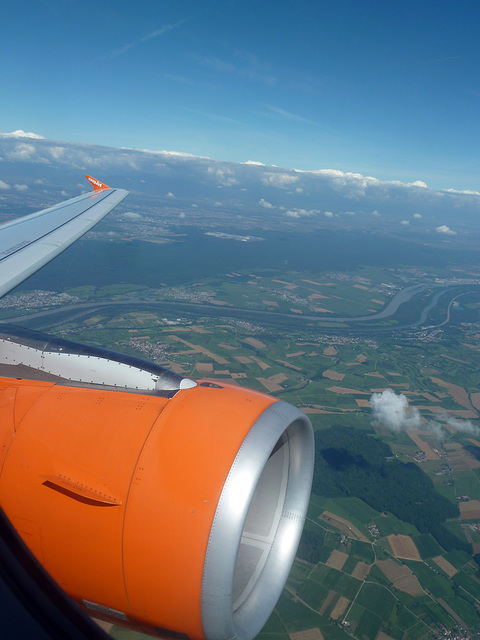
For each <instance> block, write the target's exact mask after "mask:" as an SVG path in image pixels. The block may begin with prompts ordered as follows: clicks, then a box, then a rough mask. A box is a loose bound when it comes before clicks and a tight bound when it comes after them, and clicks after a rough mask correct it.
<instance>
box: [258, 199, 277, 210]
mask: <svg viewBox="0 0 480 640" xmlns="http://www.w3.org/2000/svg"><path fill="white" fill-rule="evenodd" d="M258 204H259V205H260V206H261V207H265V209H273V204H270V202H267V201H266V200H264V199H263V198H261V199H260V200H259V201H258Z"/></svg>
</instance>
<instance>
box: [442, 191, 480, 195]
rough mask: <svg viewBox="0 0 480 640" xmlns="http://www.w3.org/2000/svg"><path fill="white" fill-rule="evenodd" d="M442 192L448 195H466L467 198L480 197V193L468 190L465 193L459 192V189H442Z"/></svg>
mask: <svg viewBox="0 0 480 640" xmlns="http://www.w3.org/2000/svg"><path fill="white" fill-rule="evenodd" d="M442 191H444V192H446V193H455V194H464V195H467V196H480V191H469V190H468V189H465V190H463V191H458V190H457V189H442Z"/></svg>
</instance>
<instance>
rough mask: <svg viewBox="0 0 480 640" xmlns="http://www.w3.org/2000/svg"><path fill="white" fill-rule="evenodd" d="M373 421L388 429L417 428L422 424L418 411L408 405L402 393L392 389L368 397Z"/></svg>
mask: <svg viewBox="0 0 480 640" xmlns="http://www.w3.org/2000/svg"><path fill="white" fill-rule="evenodd" d="M370 406H371V407H372V411H373V418H374V421H375V422H376V423H378V424H381V425H382V426H383V427H386V428H387V429H389V430H390V431H404V430H405V429H419V428H420V426H421V424H422V419H421V417H420V412H419V411H418V409H416V408H415V407H409V406H408V400H407V398H406V396H404V395H403V393H400V394H399V395H398V396H397V395H396V393H395V392H394V391H392V389H385V391H382V392H381V393H374V394H373V395H372V397H371V398H370Z"/></svg>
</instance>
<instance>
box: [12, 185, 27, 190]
mask: <svg viewBox="0 0 480 640" xmlns="http://www.w3.org/2000/svg"><path fill="white" fill-rule="evenodd" d="M13 188H14V189H16V190H17V191H28V187H27V185H26V184H15V185H13Z"/></svg>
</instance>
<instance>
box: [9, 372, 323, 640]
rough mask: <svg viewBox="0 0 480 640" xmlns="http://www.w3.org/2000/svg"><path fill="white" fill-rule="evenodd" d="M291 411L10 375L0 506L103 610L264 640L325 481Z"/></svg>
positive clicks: (86, 600) (207, 395) (218, 396)
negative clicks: (314, 485) (314, 490)
mask: <svg viewBox="0 0 480 640" xmlns="http://www.w3.org/2000/svg"><path fill="white" fill-rule="evenodd" d="M313 455H314V454H313V434H312V428H311V425H310V422H309V420H308V418H307V417H306V416H305V415H304V414H303V413H301V412H300V411H299V410H298V409H296V408H295V407H293V406H292V405H290V404H288V403H286V402H282V401H278V400H276V399H275V398H272V397H269V396H266V395H263V394H260V393H256V392H252V391H247V390H246V389H243V388H240V387H236V386H231V385H227V384H224V383H223V382H222V383H221V384H217V383H212V382H208V381H203V382H202V381H197V385H196V386H194V387H192V388H188V389H183V390H181V391H180V392H178V393H176V395H174V397H173V398H171V399H167V398H163V397H158V396H155V395H147V394H143V393H130V392H122V391H107V390H101V389H98V390H97V389H88V388H81V387H71V386H59V385H56V384H53V383H46V382H34V381H19V380H17V379H6V380H5V379H4V380H2V384H1V386H0V504H1V506H2V508H3V510H4V511H5V513H6V515H7V516H8V517H9V519H10V521H11V522H12V524H13V526H14V527H15V529H16V530H17V531H18V533H19V534H20V536H21V537H22V539H23V540H24V542H25V543H26V544H27V546H28V547H29V548H30V549H31V551H32V552H33V554H34V555H35V556H36V558H37V559H38V560H39V561H40V563H41V564H42V565H43V566H44V567H45V568H46V569H47V571H48V572H49V573H50V574H51V575H52V577H53V578H54V579H55V580H56V581H57V582H58V583H59V585H60V586H61V587H62V588H63V589H64V590H65V591H66V592H67V593H68V594H69V595H70V596H71V597H72V598H73V599H74V600H75V601H77V602H78V603H79V604H80V605H81V606H82V607H83V608H84V609H85V610H86V611H87V612H89V613H90V614H92V615H94V616H96V617H100V618H103V619H105V620H108V621H110V622H114V623H116V624H122V625H124V626H128V627H130V628H132V629H136V630H138V631H143V632H145V633H149V634H151V635H159V636H165V635H167V636H168V635H174V636H175V637H178V634H182V635H185V636H188V637H189V638H199V639H201V638H205V639H212V640H213V639H215V640H219V639H221V638H234V637H238V638H239V639H240V640H246V639H249V638H253V637H254V636H255V635H256V634H257V633H258V632H259V631H260V629H261V628H262V626H263V625H264V623H265V622H266V620H267V618H268V616H269V615H270V613H271V611H272V609H273V607H274V606H275V604H276V601H277V599H278V597H279V595H280V592H281V590H282V588H283V585H284V583H285V581H286V579H287V576H288V573H289V570H290V567H291V564H292V562H293V559H294V556H295V552H296V549H297V545H298V541H299V538H300V535H301V531H302V527H303V522H304V518H305V513H306V509H307V505H308V500H309V496H310V487H311V481H312V473H313Z"/></svg>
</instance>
